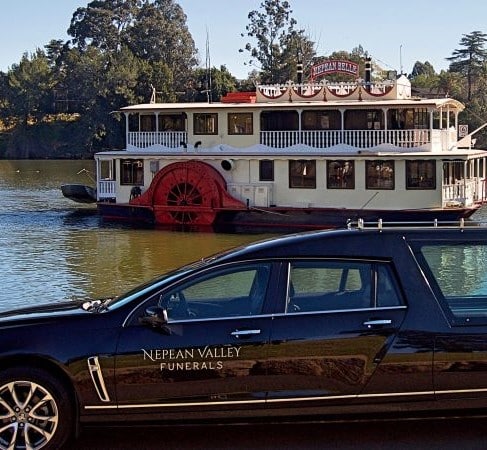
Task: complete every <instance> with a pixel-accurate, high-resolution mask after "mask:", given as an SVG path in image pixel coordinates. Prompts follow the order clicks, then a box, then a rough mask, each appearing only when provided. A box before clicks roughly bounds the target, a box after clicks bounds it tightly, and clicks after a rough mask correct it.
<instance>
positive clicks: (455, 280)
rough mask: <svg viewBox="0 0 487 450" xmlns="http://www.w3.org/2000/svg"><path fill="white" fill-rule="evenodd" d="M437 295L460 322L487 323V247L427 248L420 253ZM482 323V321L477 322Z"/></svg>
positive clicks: (445, 246)
mask: <svg viewBox="0 0 487 450" xmlns="http://www.w3.org/2000/svg"><path fill="white" fill-rule="evenodd" d="M420 252H421V254H422V256H423V257H424V261H425V263H426V265H427V268H428V269H429V270H427V271H426V273H427V276H429V277H430V278H433V280H432V281H433V283H432V285H433V287H435V288H436V291H437V292H436V293H437V295H439V296H440V297H442V299H443V300H444V302H443V304H444V305H446V307H447V308H448V309H449V311H450V312H451V313H452V314H453V316H454V317H455V318H457V319H459V321H457V322H456V323H469V322H471V321H472V320H474V321H476V320H475V319H481V320H482V322H485V321H486V320H487V264H485V261H487V244H478V245H477V244H471V243H452V244H444V243H441V244H439V245H424V246H422V247H421V250H420ZM477 321H478V320H477Z"/></svg>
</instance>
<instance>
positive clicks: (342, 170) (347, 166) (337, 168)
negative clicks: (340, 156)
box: [326, 160, 355, 189]
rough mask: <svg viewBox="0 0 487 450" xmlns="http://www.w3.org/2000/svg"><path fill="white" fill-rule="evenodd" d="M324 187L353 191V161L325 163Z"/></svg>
mask: <svg viewBox="0 0 487 450" xmlns="http://www.w3.org/2000/svg"><path fill="white" fill-rule="evenodd" d="M326 187H327V189H355V166H354V161H351V160H347V161H343V160H335V161H327V162H326Z"/></svg>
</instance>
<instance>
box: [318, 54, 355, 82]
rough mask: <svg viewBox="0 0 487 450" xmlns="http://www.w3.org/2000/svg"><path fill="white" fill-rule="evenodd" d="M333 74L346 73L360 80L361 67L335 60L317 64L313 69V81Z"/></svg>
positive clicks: (349, 62) (350, 62)
mask: <svg viewBox="0 0 487 450" xmlns="http://www.w3.org/2000/svg"><path fill="white" fill-rule="evenodd" d="M332 73H345V74H347V75H352V76H354V77H356V78H358V76H359V65H358V64H357V63H354V62H352V61H346V60H340V59H333V60H330V61H324V62H321V63H319V64H315V65H314V66H312V67H311V79H313V80H314V79H315V78H318V77H322V76H324V75H329V74H332Z"/></svg>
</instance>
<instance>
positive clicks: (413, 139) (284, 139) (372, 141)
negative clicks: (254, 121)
mask: <svg viewBox="0 0 487 450" xmlns="http://www.w3.org/2000/svg"><path fill="white" fill-rule="evenodd" d="M430 142H431V136H430V131H429V130H326V131H316V130H312V131H261V132H260V143H261V144H263V145H267V146H269V147H275V148H285V147H290V146H292V145H297V144H305V145H309V146H310V147H315V148H327V147H333V146H334V145H338V144H346V145H350V146H352V147H357V148H368V147H375V146H377V145H380V144H391V145H394V146H397V147H405V148H412V147H420V146H424V145H427V144H429V143H430Z"/></svg>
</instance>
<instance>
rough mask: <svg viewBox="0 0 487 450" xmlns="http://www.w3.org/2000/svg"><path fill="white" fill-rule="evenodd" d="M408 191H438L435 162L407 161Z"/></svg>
mask: <svg viewBox="0 0 487 450" xmlns="http://www.w3.org/2000/svg"><path fill="white" fill-rule="evenodd" d="M406 189H436V162H435V160H427V161H422V160H416V161H406Z"/></svg>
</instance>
